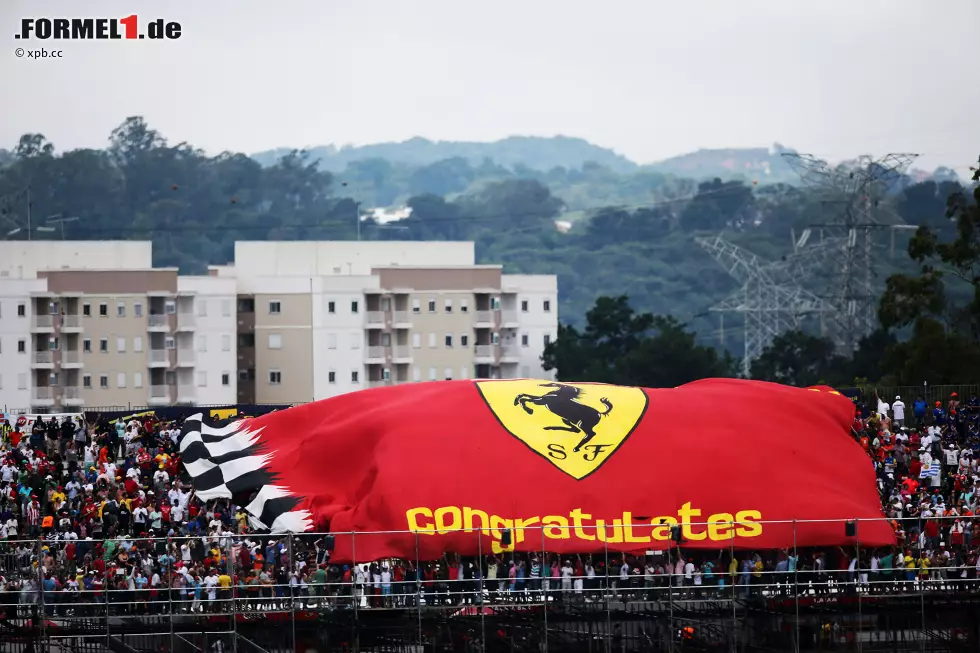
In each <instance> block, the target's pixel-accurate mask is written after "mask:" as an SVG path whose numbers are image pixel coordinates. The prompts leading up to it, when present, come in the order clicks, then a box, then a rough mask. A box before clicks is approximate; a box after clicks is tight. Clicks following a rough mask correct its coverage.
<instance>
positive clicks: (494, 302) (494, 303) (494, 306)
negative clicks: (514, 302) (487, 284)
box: [490, 297, 500, 311]
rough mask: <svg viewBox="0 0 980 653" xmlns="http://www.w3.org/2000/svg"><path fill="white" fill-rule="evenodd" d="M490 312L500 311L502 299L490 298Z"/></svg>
mask: <svg viewBox="0 0 980 653" xmlns="http://www.w3.org/2000/svg"><path fill="white" fill-rule="evenodd" d="M490 310H491V311H499V310H500V297H491V298H490Z"/></svg>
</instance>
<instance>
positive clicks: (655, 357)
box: [542, 296, 735, 388]
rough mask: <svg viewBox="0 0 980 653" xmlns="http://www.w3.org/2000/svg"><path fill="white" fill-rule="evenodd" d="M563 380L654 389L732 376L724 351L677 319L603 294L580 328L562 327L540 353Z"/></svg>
mask: <svg viewBox="0 0 980 653" xmlns="http://www.w3.org/2000/svg"><path fill="white" fill-rule="evenodd" d="M542 361H543V362H544V367H545V369H546V370H551V369H557V370H558V375H559V379H560V380H562V381H592V382H598V383H614V384H619V385H636V386H643V387H652V388H663V387H674V386H678V385H681V384H683V383H687V382H689V381H694V380H696V379H701V378H705V377H718V376H734V371H735V365H734V361H733V360H732V358H731V356H730V355H729V354H728V353H727V352H726V353H723V354H719V352H717V351H716V350H715V349H713V348H711V347H705V346H703V345H699V344H697V342H696V339H695V336H694V334H693V333H690V332H688V331H687V330H685V325H683V324H681V323H680V322H678V321H677V320H676V319H674V318H673V317H669V316H667V317H664V316H659V315H657V316H655V315H651V314H650V313H639V314H638V313H636V312H635V311H634V310H633V308H632V307H630V305H629V299H628V298H627V297H625V296H620V297H600V298H599V299H597V300H596V303H595V306H594V307H593V308H592V309H591V310H590V311H589V312H588V313H587V314H586V326H585V328H584V329H583V330H582V331H581V332H580V331H578V330H577V329H576V328H575V327H573V326H565V325H562V326H560V327H559V329H558V338H557V340H556V341H555V342H552V343H551V344H549V345H548V346H547V347H546V348H545V351H544V355H543V356H542Z"/></svg>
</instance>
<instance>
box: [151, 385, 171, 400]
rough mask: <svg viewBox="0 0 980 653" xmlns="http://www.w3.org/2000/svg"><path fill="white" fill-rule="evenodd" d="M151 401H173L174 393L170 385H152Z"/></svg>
mask: <svg viewBox="0 0 980 653" xmlns="http://www.w3.org/2000/svg"><path fill="white" fill-rule="evenodd" d="M150 399H152V400H154V401H167V400H172V399H173V393H172V392H171V391H170V386H169V385H151V386H150Z"/></svg>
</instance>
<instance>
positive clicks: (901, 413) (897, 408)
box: [892, 396, 905, 428]
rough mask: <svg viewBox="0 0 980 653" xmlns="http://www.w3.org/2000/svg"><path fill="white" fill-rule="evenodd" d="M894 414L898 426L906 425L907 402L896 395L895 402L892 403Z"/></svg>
mask: <svg viewBox="0 0 980 653" xmlns="http://www.w3.org/2000/svg"><path fill="white" fill-rule="evenodd" d="M892 414H893V415H894V416H895V426H896V427H898V428H901V427H903V426H905V402H903V401H902V398H901V397H899V396H896V397H895V403H893V404H892Z"/></svg>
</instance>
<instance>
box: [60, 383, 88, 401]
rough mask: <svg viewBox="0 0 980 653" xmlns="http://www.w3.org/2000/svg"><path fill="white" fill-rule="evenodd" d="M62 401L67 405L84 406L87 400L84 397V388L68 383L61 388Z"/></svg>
mask: <svg viewBox="0 0 980 653" xmlns="http://www.w3.org/2000/svg"><path fill="white" fill-rule="evenodd" d="M61 402H62V403H63V404H64V405H65V406H83V405H85V400H84V399H82V389H81V388H79V387H78V386H77V385H68V386H65V387H64V388H62V390H61Z"/></svg>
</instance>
